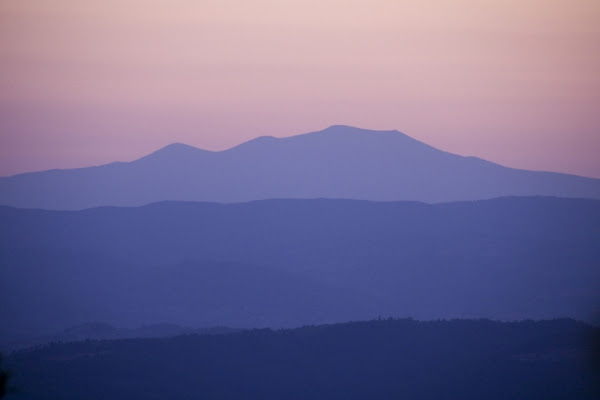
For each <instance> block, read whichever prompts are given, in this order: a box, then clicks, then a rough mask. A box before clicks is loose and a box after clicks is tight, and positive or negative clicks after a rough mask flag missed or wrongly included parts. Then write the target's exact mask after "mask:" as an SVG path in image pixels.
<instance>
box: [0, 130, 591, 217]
mask: <svg viewBox="0 0 600 400" xmlns="http://www.w3.org/2000/svg"><path fill="white" fill-rule="evenodd" d="M532 195H543V196H558V197H581V198H596V199H598V198H600V179H592V178H585V177H580V176H575V175H567V174H560V173H552V172H534V171H527V170H519V169H513V168H507V167H503V166H500V165H498V164H494V163H491V162H488V161H485V160H482V159H479V158H476V157H462V156H458V155H455V154H451V153H447V152H444V151H441V150H438V149H435V148H434V147H431V146H429V145H427V144H425V143H422V142H419V141H417V140H415V139H412V138H411V137H409V136H407V135H405V134H403V133H400V132H398V131H371V130H365V129H359V128H353V127H349V126H340V125H336V126H332V127H329V128H327V129H325V130H322V131H319V132H312V133H307V134H303V135H297V136H292V137H288V138H280V139H279V138H274V137H267V136H265V137H259V138H256V139H253V140H251V141H249V142H246V143H243V144H241V145H239V146H236V147H233V148H231V149H228V150H225V151H219V152H212V151H206V150H201V149H197V148H195V147H191V146H187V145H184V144H178V143H175V144H171V145H169V146H166V147H164V148H162V149H160V150H158V151H156V152H154V153H152V154H149V155H147V156H145V157H142V158H140V159H138V160H135V161H132V162H116V163H111V164H107V165H102V166H97V167H88V168H77V169H67V170H50V171H43V172H35V173H27V174H20V175H14V176H10V177H4V178H0V204H1V205H10V206H16V207H31V208H46V209H83V208H88V207H94V206H106V205H112V206H136V205H143V204H147V203H152V202H156V201H162V200H194V201H214V202H225V203H228V202H243V201H250V200H259V199H269V198H347V199H363V200H376V201H388V200H416V201H423V202H430V203H435V202H448V201H459V200H478V199H487V198H493V197H500V196H532Z"/></svg>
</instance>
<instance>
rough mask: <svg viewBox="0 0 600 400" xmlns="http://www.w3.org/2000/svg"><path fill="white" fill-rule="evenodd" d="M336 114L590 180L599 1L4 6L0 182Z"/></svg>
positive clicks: (597, 127) (55, 1)
mask: <svg viewBox="0 0 600 400" xmlns="http://www.w3.org/2000/svg"><path fill="white" fill-rule="evenodd" d="M334 124H345V125H353V126H358V127H362V128H368V129H397V130H399V131H402V132H404V133H406V134H408V135H410V136H412V137H414V138H416V139H418V140H421V141H424V142H426V143H428V144H430V145H432V146H434V147H437V148H439V149H442V150H446V151H450V152H453V153H457V154H462V155H475V156H479V157H482V158H485V159H488V160H490V161H494V162H498V163H500V164H503V165H508V166H512V167H517V168H526V169H534V170H551V171H559V172H567V173H573V174H578V175H584V176H591V177H597V178H600V156H599V154H600V1H598V0H495V1H491V0H403V1H399V0H368V1H367V0H302V1H285V0H258V1H251V0H218V1H212V0H211V1H204V0H103V1H81V0H52V1H50V0H2V1H0V176H6V175H11V174H16V173H21V172H27V171H36V170H43V169H49V168H72V167H79V166H87V165H97V164H103V163H107V162H111V161H117V160H119V161H128V160H133V159H136V158H138V157H141V156H143V155H145V154H147V153H149V152H152V151H154V150H156V149H158V148H160V147H163V146H165V145H167V144H169V143H173V142H183V143H187V144H189V145H193V146H196V147H200V148H204V149H209V150H223V149H226V148H229V147H232V146H234V145H236V144H239V143H241V142H244V141H246V140H249V139H252V138H254V137H257V136H262V135H272V136H277V137H284V136H291V135H294V134H300V133H305V132H310V131H315V130H320V129H323V128H326V127H327V126H330V125H334Z"/></svg>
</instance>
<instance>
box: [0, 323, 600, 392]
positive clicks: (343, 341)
mask: <svg viewBox="0 0 600 400" xmlns="http://www.w3.org/2000/svg"><path fill="white" fill-rule="evenodd" d="M599 333H600V332H599V330H598V328H592V327H590V326H588V325H585V324H582V323H579V322H575V321H573V320H552V321H539V322H533V321H527V322H516V323H501V322H493V321H489V320H455V321H439V322H416V321H413V320H376V321H371V322H357V323H346V324H339V325H330V326H313V327H305V328H299V329H294V330H283V331H271V330H254V331H246V332H241V333H233V334H230V335H208V336H206V335H205V336H198V335H188V336H179V337H174V338H169V339H130V340H115V341H86V342H77V343H66V344H53V345H48V346H45V347H42V348H40V349H37V350H31V351H25V352H20V353H16V354H14V355H12V356H11V357H9V358H8V359H7V360H6V361H7V366H8V368H9V369H10V370H11V372H12V376H11V382H10V383H11V386H12V387H13V388H14V390H15V394H14V395H12V396H9V397H8V398H9V399H10V398H13V399H15V400H16V399H36V400H44V399H62V400H69V399H87V400H93V399H99V400H100V399H113V400H120V399H123V400H124V399H127V400H136V399H140V400H142V399H143V400H147V399H173V400H175V399H223V400H225V399H236V400H239V399H263V400H269V399H278V400H279V399H287V400H293V399H299V400H305V399H313V400H319V399H327V400H329V399H348V400H350V399H373V400H378V399H403V398H406V399H436V400H437V399H463V400H467V399H473V400H475V399H477V400H480V399H486V400H496V399H579V400H585V399H597V398H598V397H597V396H598V395H599V394H600V392H599V391H598V390H597V389H598V386H594V384H595V383H596V384H597V383H598V381H597V380H596V379H597V378H598V376H597V373H598V370H595V369H594V368H592V364H591V361H592V360H591V357H592V351H593V347H592V342H591V339H592V337H593V335H598V334H599Z"/></svg>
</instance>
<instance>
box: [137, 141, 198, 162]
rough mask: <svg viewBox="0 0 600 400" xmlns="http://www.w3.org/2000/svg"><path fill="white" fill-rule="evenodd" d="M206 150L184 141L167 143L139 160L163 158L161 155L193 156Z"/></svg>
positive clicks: (169, 156)
mask: <svg viewBox="0 0 600 400" xmlns="http://www.w3.org/2000/svg"><path fill="white" fill-rule="evenodd" d="M208 152H209V151H207V150H203V149H199V148H197V147H194V146H190V145H188V144H185V143H179V142H176V143H171V144H168V145H166V146H165V147H162V148H160V149H158V150H156V151H155V152H153V153H150V154H148V155H147V156H144V157H142V158H140V159H139V160H152V159H158V158H163V157H168V158H172V157H177V158H179V157H194V156H196V155H198V154H200V153H208Z"/></svg>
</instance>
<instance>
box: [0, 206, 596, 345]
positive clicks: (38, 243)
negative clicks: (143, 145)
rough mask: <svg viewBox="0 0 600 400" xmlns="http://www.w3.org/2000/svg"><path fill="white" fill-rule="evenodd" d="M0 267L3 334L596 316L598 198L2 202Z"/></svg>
mask: <svg viewBox="0 0 600 400" xmlns="http://www.w3.org/2000/svg"><path fill="white" fill-rule="evenodd" d="M0 265H1V266H2V268H0V304H1V305H2V306H1V307H0V328H1V329H0V330H2V331H5V332H4V334H5V335H6V334H19V333H25V332H30V333H35V334H39V333H53V332H57V331H60V330H62V329H65V328H67V327H70V326H74V325H78V324H83V323H86V322H93V321H103V322H107V323H109V324H112V325H115V326H119V327H124V328H133V327H136V326H140V325H148V324H156V323H172V324H178V325H182V326H190V327H194V328H199V327H211V326H229V327H233V328H248V327H294V326H300V325H304V324H319V323H329V322H343V321H348V320H365V319H371V318H376V317H377V316H380V315H381V316H385V317H387V316H395V317H415V318H418V319H432V318H456V317H458V318H473V317H476V318H479V317H488V318H494V319H509V320H514V319H524V318H535V319H540V318H554V317H573V318H578V319H584V320H590V319H591V318H592V317H593V316H594V313H595V312H597V310H598V306H599V305H600V291H599V290H598V288H599V287H600V268H599V266H600V201H597V200H577V199H558V198H501V199H495V200H486V201H478V202H463V203H448V204H437V205H427V204H422V203H408V202H390V203H375V202H365V201H349V200H270V201H260V202H252V203H241V204H215V203H175V202H169V203H158V204H153V205H149V206H145V207H139V208H96V209H89V210H84V211H43V210H25V209H14V208H8V207H0ZM6 331H7V332H6ZM2 333H3V332H0V334H2Z"/></svg>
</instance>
